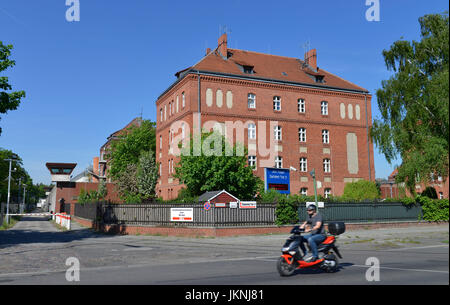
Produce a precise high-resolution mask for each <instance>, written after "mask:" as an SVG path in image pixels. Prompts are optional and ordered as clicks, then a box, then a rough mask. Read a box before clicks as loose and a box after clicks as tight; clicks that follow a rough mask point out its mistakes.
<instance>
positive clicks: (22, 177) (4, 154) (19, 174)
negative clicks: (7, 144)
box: [0, 148, 46, 203]
mask: <svg viewBox="0 0 450 305" xmlns="http://www.w3.org/2000/svg"><path fill="white" fill-rule="evenodd" d="M13 155H16V156H17V159H16V160H15V161H13V162H12V164H11V168H12V171H11V189H10V195H11V197H10V198H11V199H10V200H11V202H20V203H21V202H22V200H23V187H24V186H25V187H26V202H28V203H36V202H37V201H38V200H39V199H40V198H44V197H45V190H44V187H45V186H46V185H44V184H33V180H32V179H31V177H30V175H29V174H28V172H27V171H26V170H25V168H24V167H23V162H22V159H21V158H20V156H18V155H17V154H14V153H13V152H12V151H11V150H8V149H3V148H0V202H6V200H7V196H8V176H9V161H5V159H9V158H11V157H12V156H13Z"/></svg>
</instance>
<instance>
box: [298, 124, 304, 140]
mask: <svg viewBox="0 0 450 305" xmlns="http://www.w3.org/2000/svg"><path fill="white" fill-rule="evenodd" d="M298 140H299V141H300V142H306V128H303V127H302V128H299V129H298Z"/></svg>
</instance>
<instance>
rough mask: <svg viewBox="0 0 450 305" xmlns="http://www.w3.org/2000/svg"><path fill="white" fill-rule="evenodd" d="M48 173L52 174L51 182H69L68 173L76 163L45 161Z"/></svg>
mask: <svg viewBox="0 0 450 305" xmlns="http://www.w3.org/2000/svg"><path fill="white" fill-rule="evenodd" d="M45 166H47V168H48V170H49V171H50V174H51V175H52V182H56V183H58V182H70V174H72V172H73V169H74V168H75V167H76V166H77V164H76V163H46V164H45Z"/></svg>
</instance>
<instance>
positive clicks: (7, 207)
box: [5, 159, 12, 224]
mask: <svg viewBox="0 0 450 305" xmlns="http://www.w3.org/2000/svg"><path fill="white" fill-rule="evenodd" d="M5 161H9V174H8V199H7V200H6V223H7V224H9V199H10V197H11V163H12V159H5Z"/></svg>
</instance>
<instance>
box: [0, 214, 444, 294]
mask: <svg viewBox="0 0 450 305" xmlns="http://www.w3.org/2000/svg"><path fill="white" fill-rule="evenodd" d="M448 236H449V227H448V224H445V225H440V226H429V227H428V226H427V227H410V228H401V229H376V230H361V231H347V232H346V233H344V234H343V235H341V236H340V237H339V239H338V244H339V245H340V250H341V253H342V255H343V259H341V260H340V268H339V270H338V272H336V273H333V274H328V273H324V272H322V271H319V270H308V269H307V270H299V271H297V272H296V273H295V274H294V275H293V276H291V277H280V276H279V275H278V272H277V271H276V260H277V258H278V257H279V255H280V252H279V251H280V248H281V246H282V244H283V242H284V241H285V239H286V238H287V236H286V235H278V234H277V235H264V236H239V237H226V238H225V237H223V238H177V237H165V236H111V235H104V234H97V233H94V232H92V231H91V230H89V229H84V228H81V227H79V226H74V230H73V231H70V232H61V231H59V230H58V229H57V228H56V227H55V226H54V225H53V224H52V223H51V222H49V221H46V220H45V219H44V218H27V219H23V220H22V221H20V222H19V223H17V224H16V226H15V227H14V228H12V229H10V230H8V231H0V285H8V284H9V285H22V284H31V285H34V284H40V285H42V284H44V285H48V284H51V285H68V284H69V285H74V284H75V285H76V284H81V285H90V284H105V285H115V284H126V285H128V284H136V285H202V286H203V285H347V284H353V285H366V284H369V285H372V284H381V285H391V284H394V285H397V284H403V285H405V284H406V285H410V284H411V285H414V284H426V285H432V284H442V285H448V284H449V263H448V261H449V251H448V240H449V237H448ZM73 258H75V264H74V263H73V262H74V260H73ZM373 258H375V260H376V261H378V262H379V269H375V271H374V269H373V268H371V267H372V265H371V263H370V259H372V260H373ZM368 259H369V261H368ZM77 262H79V266H80V272H79V273H78V274H79V278H77V277H76V276H75V275H76V273H74V272H72V271H73V270H72V269H73V268H74V267H76V263H77ZM66 263H67V264H66ZM378 271H379V273H377V272H378ZM366 274H369V275H371V276H369V278H367V277H366ZM376 274H379V277H378V278H377V277H374V276H375V275H376ZM67 279H69V280H73V281H68V280H67ZM368 279H369V280H370V279H375V280H373V281H369V280H368Z"/></svg>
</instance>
